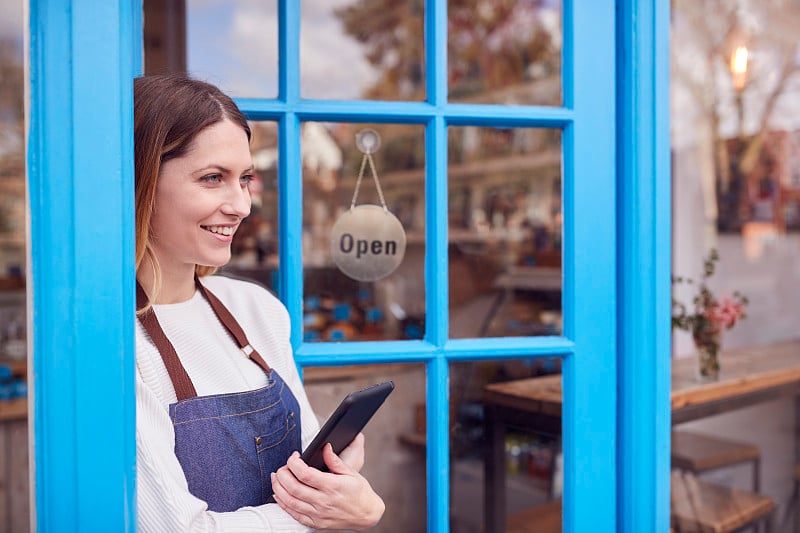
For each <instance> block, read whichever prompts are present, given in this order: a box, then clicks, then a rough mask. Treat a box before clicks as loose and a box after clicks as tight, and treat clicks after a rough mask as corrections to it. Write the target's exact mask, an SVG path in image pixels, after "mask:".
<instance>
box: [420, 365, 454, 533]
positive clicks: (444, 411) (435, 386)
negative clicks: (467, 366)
mask: <svg viewBox="0 0 800 533" xmlns="http://www.w3.org/2000/svg"><path fill="white" fill-rule="evenodd" d="M449 370H450V369H449V368H448V365H447V360H446V359H445V358H444V357H437V358H435V359H433V360H431V361H430V362H429V363H428V366H427V371H428V372H427V376H426V378H427V380H426V382H425V402H426V403H425V417H426V420H429V421H431V422H430V423H428V424H427V427H426V432H427V435H426V437H427V443H428V445H427V446H426V447H425V452H426V458H427V464H426V466H427V468H426V472H427V484H428V531H429V532H441V533H445V532H447V531H449V530H450V513H449V509H450V446H449V444H450V407H449V401H448V398H449V390H448V381H449V380H448V377H449V375H450V374H449ZM433 421H435V423H433Z"/></svg>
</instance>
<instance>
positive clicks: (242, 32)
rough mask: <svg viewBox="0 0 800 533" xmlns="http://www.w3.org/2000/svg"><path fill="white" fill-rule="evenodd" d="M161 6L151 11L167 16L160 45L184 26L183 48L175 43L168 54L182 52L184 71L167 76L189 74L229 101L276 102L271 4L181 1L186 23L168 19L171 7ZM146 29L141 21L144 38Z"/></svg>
mask: <svg viewBox="0 0 800 533" xmlns="http://www.w3.org/2000/svg"><path fill="white" fill-rule="evenodd" d="M175 3H176V4H180V2H175ZM156 4H160V3H159V2H156ZM161 5H162V7H161V8H157V9H155V10H154V11H155V12H156V13H159V12H161V11H162V10H163V11H166V14H167V15H170V17H169V18H168V19H167V21H166V24H167V26H166V28H167V29H168V31H165V32H164V33H163V34H162V35H161V39H165V40H172V36H173V35H174V33H173V30H172V28H174V27H175V26H178V27H180V25H181V24H185V33H186V40H185V44H184V43H182V42H179V39H177V38H176V39H175V40H176V42H175V43H174V45H172V46H170V49H173V50H174V49H176V48H177V49H178V50H180V48H181V47H185V67H184V68H183V69H181V68H170V69H169V70H177V71H180V70H188V72H189V73H190V74H191V75H193V76H195V77H198V78H200V79H204V80H208V81H210V82H211V83H213V84H215V85H217V86H219V87H220V89H222V90H223V91H225V92H226V93H227V94H229V95H230V96H234V97H258V98H275V97H276V96H277V94H278V20H277V19H278V2H277V1H276V0H234V1H231V0H186V8H185V9H186V14H185V23H184V22H183V20H181V19H180V18H179V17H180V16H181V15H182V14H181V13H180V12H176V13H173V9H172V8H171V7H170V6H171V5H172V2H164V3H163V4H161ZM157 23H158V19H156V22H155V23H154V24H157ZM150 24H151V23H150V21H149V20H148V19H147V17H145V33H147V27H148V26H150ZM148 72H150V69H149V68H148Z"/></svg>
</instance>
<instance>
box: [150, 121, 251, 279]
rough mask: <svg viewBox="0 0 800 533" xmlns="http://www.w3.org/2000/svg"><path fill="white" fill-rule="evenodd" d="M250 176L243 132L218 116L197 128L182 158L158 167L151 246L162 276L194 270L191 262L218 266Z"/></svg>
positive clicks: (245, 205)
mask: <svg viewBox="0 0 800 533" xmlns="http://www.w3.org/2000/svg"><path fill="white" fill-rule="evenodd" d="M252 175H253V161H252V159H251V157H250V146H249V144H248V141H247V134H246V133H245V132H244V130H243V129H242V128H241V127H240V126H238V125H236V124H234V123H233V122H231V121H229V120H227V119H226V120H223V121H222V122H218V123H216V124H213V125H211V126H209V127H207V128H205V129H204V130H202V131H201V132H200V133H199V134H198V135H197V137H196V138H195V139H194V141H193V142H192V144H191V146H190V147H189V150H188V151H187V152H186V154H184V155H183V156H182V157H178V158H175V159H171V160H169V161H167V162H166V163H164V164H163V165H161V172H160V174H159V176H158V183H157V184H156V198H155V207H154V211H153V215H152V218H151V219H150V223H151V229H152V235H151V244H152V247H153V250H154V252H155V255H156V258H157V260H158V263H159V266H160V267H161V270H162V272H163V274H165V275H167V276H176V275H183V274H187V275H188V274H189V273H191V275H193V274H194V267H195V265H205V266H213V267H219V266H222V265H224V264H225V263H227V262H228V261H229V260H230V258H231V241H232V240H233V234H234V233H235V232H236V229H237V228H238V227H239V224H240V223H241V221H242V219H243V218H244V217H246V216H247V215H249V214H250V191H249V189H248V186H247V185H248V183H249V182H250V180H251V178H252Z"/></svg>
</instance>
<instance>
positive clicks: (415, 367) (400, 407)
mask: <svg viewBox="0 0 800 533" xmlns="http://www.w3.org/2000/svg"><path fill="white" fill-rule="evenodd" d="M385 380H392V381H393V382H394V384H395V389H394V392H392V394H391V395H389V397H388V398H387V399H386V402H385V403H384V404H383V406H381V408H380V409H379V410H378V412H377V413H375V416H374V417H373V418H372V420H370V422H369V423H368V424H367V426H366V428H364V436H365V437H366V462H365V463H364V468H363V470H362V471H361V473H362V474H363V475H364V477H366V478H367V479H368V480H369V482H370V484H371V485H372V487H373V488H374V489H375V492H377V493H378V494H379V495H380V496H381V498H383V500H384V502H385V503H386V512H385V513H384V515H383V518H382V519H381V521H380V522H379V523H378V525H376V526H375V527H373V528H371V529H370V531H374V532H376V533H395V532H397V531H409V532H417V531H425V528H426V523H427V513H426V511H425V510H426V507H427V505H426V494H427V492H426V487H427V483H426V477H427V476H426V469H425V448H426V439H425V430H426V427H425V408H426V405H425V367H424V365H421V364H403V365H401V364H393V365H358V366H345V367H306V368H304V369H303V381H304V383H305V388H306V392H307V393H308V399H309V402H310V403H311V407H312V408H313V409H314V412H315V414H316V415H317V417H318V418H319V420H320V424H321V423H323V422H324V421H325V420H326V419H327V417H328V416H330V414H331V413H332V412H333V410H334V409H335V408H336V406H337V405H338V404H339V402H340V401H341V400H342V399H343V398H344V397H345V396H346V395H347V394H349V393H350V392H352V391H354V390H359V389H363V388H365V387H368V386H370V385H374V384H375V383H380V382H382V381H385Z"/></svg>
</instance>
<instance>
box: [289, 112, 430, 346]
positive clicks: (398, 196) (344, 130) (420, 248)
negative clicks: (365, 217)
mask: <svg viewBox="0 0 800 533" xmlns="http://www.w3.org/2000/svg"><path fill="white" fill-rule="evenodd" d="M302 128H303V133H302V153H303V266H304V278H303V282H304V287H303V290H304V300H303V302H304V312H305V316H304V319H303V335H304V338H305V340H306V341H351V340H381V339H383V340H387V339H420V338H422V337H423V335H424V333H425V281H424V279H425V276H424V259H425V239H424V235H425V187H424V153H425V152H424V145H425V131H424V128H423V127H422V126H412V125H404V124H345V123H336V124H322V123H318V122H306V123H304V124H303V126H302ZM367 128H369V129H373V130H375V131H377V132H378V134H379V135H380V137H381V144H380V147H379V149H378V150H377V152H375V154H374V155H373V160H374V164H375V170H376V172H377V175H378V180H379V183H380V186H381V189H382V191H383V194H384V198H385V201H386V206H387V208H388V209H389V211H390V212H391V213H392V214H393V215H394V216H396V217H397V219H398V220H399V221H400V223H401V224H402V226H403V229H404V230H405V233H406V242H407V244H406V249H405V256H404V258H403V260H402V262H401V263H400V265H399V266H398V268H397V269H396V270H395V271H394V272H392V273H391V274H389V275H388V276H386V277H384V278H382V279H379V280H377V281H358V280H356V279H353V278H351V277H349V276H347V275H345V274H344V273H343V272H342V271H340V270H339V268H338V267H337V266H336V265H335V264H334V262H333V260H332V256H331V230H332V228H333V225H334V224H335V223H336V221H337V220H338V219H339V217H341V216H342V215H343V214H344V213H345V212H346V211H348V210H349V209H350V204H351V202H352V201H353V196H354V192H355V188H356V183H357V181H358V176H359V173H360V172H361V169H362V163H363V162H364V154H363V153H362V152H360V151H359V150H358V148H357V147H356V144H355V134H356V133H357V132H359V131H361V130H364V129H367ZM364 204H372V205H381V200H380V196H379V194H378V189H377V187H376V185H375V182H374V181H373V178H372V173H371V171H370V167H369V165H368V164H367V165H366V166H365V167H364V171H363V177H362V180H361V185H360V186H359V189H358V195H357V199H356V205H358V206H361V205H364ZM371 249H372V248H371ZM387 249H388V248H387Z"/></svg>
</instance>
